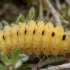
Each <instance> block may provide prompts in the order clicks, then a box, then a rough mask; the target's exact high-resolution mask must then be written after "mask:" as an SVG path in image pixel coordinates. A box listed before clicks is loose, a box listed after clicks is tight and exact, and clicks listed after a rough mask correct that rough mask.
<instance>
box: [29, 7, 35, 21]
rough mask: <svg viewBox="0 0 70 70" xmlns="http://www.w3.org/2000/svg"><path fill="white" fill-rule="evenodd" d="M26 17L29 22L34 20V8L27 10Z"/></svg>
mask: <svg viewBox="0 0 70 70" xmlns="http://www.w3.org/2000/svg"><path fill="white" fill-rule="evenodd" d="M28 17H29V19H30V20H32V19H34V18H35V8H34V7H32V8H31V9H30V10H29V13H28Z"/></svg>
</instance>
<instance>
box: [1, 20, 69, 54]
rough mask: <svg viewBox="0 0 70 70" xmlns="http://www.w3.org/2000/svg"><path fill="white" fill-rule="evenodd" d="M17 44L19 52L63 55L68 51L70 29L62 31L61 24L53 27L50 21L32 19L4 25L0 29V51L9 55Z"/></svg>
mask: <svg viewBox="0 0 70 70" xmlns="http://www.w3.org/2000/svg"><path fill="white" fill-rule="evenodd" d="M18 46H20V47H21V53H24V54H28V55H31V54H35V55H40V54H41V53H42V54H44V55H50V54H51V55H58V54H59V55H65V54H66V53H70V31H64V29H63V26H56V27H54V26H53V24H52V23H51V22H48V23H46V24H44V22H43V21H39V22H38V23H36V22H35V21H33V20H30V21H29V22H28V24H26V23H22V22H20V23H18V24H17V25H16V24H15V25H13V26H12V27H10V26H5V27H4V29H3V30H1V31H0V52H4V53H6V54H7V55H9V54H11V53H12V52H13V50H14V49H16V48H17V47H18Z"/></svg>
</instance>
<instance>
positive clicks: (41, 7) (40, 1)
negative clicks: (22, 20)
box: [39, 0, 43, 20]
mask: <svg viewBox="0 0 70 70" xmlns="http://www.w3.org/2000/svg"><path fill="white" fill-rule="evenodd" d="M39 3H40V5H39V20H42V19H43V6H42V0H39Z"/></svg>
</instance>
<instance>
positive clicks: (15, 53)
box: [12, 47, 20, 65]
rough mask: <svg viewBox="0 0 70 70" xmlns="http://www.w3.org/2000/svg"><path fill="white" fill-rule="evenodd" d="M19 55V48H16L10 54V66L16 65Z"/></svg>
mask: <svg viewBox="0 0 70 70" xmlns="http://www.w3.org/2000/svg"><path fill="white" fill-rule="evenodd" d="M19 53H20V48H19V47H18V48H17V49H16V50H15V51H14V52H13V54H12V64H14V65H15V64H16V62H17V61H18V56H19Z"/></svg>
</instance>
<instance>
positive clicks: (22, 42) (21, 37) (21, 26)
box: [17, 22, 26, 53]
mask: <svg viewBox="0 0 70 70" xmlns="http://www.w3.org/2000/svg"><path fill="white" fill-rule="evenodd" d="M18 26H19V30H18V32H17V34H18V44H19V46H21V53H25V27H26V23H21V22H20V23H19V24H18Z"/></svg>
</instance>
